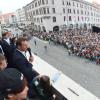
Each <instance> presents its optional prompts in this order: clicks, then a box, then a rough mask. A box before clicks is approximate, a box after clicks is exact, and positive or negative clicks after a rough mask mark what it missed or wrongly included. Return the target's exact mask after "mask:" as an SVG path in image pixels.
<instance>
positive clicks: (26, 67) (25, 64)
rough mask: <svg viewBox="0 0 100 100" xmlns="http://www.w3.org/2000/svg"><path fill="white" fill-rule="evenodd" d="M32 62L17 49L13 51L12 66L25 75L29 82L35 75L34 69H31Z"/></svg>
mask: <svg viewBox="0 0 100 100" xmlns="http://www.w3.org/2000/svg"><path fill="white" fill-rule="evenodd" d="M32 66H33V65H32V64H31V63H30V62H29V61H28V60H27V59H26V57H25V56H24V55H23V54H22V53H21V52H20V51H18V50H15V52H14V53H13V67H14V68H16V69H18V70H19V71H20V72H21V73H23V75H24V76H25V77H26V79H27V81H28V82H31V81H32V80H33V78H34V77H36V76H37V73H36V71H35V70H33V69H32Z"/></svg>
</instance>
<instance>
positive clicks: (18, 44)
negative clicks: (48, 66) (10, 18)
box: [0, 32, 57, 100]
mask: <svg viewBox="0 0 100 100" xmlns="http://www.w3.org/2000/svg"><path fill="white" fill-rule="evenodd" d="M33 62H34V55H33V54H32V52H31V49H30V47H29V45H28V40H27V38H26V36H21V37H12V34H11V33H10V32H4V33H2V39H1V40H0V100H27V97H28V98H29V99H30V98H33V100H34V98H36V97H38V98H39V100H57V99H56V96H55V94H54V92H53V91H52V86H51V84H50V78H49V77H48V76H46V75H39V73H38V72H36V71H35V70H34V69H33ZM29 99H28V100H29Z"/></svg>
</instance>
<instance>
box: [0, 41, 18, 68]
mask: <svg viewBox="0 0 100 100" xmlns="http://www.w3.org/2000/svg"><path fill="white" fill-rule="evenodd" d="M1 46H2V49H3V51H4V54H5V57H6V58H7V62H8V67H11V66H12V55H13V52H14V50H15V49H16V47H15V46H14V45H13V44H12V43H10V44H8V43H7V42H6V41H5V40H2V42H1Z"/></svg>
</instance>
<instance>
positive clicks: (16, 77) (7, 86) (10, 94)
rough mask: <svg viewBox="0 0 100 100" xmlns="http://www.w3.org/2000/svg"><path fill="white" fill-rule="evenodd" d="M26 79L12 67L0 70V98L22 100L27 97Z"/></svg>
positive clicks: (0, 99) (2, 99) (3, 99)
mask: <svg viewBox="0 0 100 100" xmlns="http://www.w3.org/2000/svg"><path fill="white" fill-rule="evenodd" d="M27 92H28V87H27V81H26V79H25V77H24V76H23V74H21V73H20V72H19V71H18V70H16V69H14V68H8V69H5V70H3V71H1V72H0V100H23V99H26V98H27Z"/></svg>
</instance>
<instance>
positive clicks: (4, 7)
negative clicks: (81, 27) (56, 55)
mask: <svg viewBox="0 0 100 100" xmlns="http://www.w3.org/2000/svg"><path fill="white" fill-rule="evenodd" d="M31 1H32V0H0V11H2V12H3V13H7V12H13V11H15V10H16V9H18V8H21V7H22V6H25V5H26V4H27V3H29V2H31ZM86 1H89V2H92V1H93V0H86ZM95 1H97V2H98V3H100V0H95Z"/></svg>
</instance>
